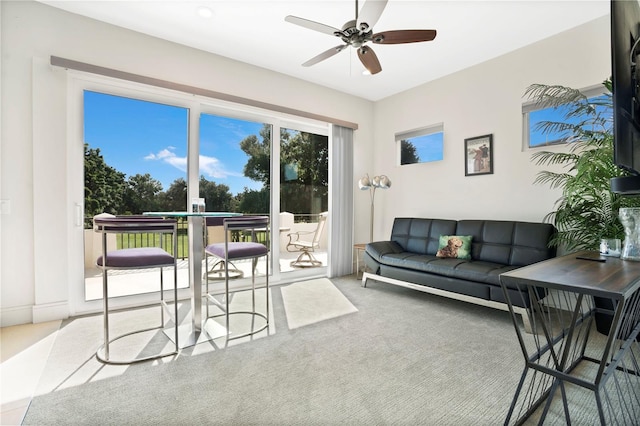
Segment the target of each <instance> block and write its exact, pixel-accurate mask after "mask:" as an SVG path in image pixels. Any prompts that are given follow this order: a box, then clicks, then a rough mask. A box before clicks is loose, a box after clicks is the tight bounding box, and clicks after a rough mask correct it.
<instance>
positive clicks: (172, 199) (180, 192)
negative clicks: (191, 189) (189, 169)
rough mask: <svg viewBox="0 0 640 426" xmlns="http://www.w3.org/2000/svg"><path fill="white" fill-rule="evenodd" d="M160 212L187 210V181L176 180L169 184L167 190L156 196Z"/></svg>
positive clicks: (182, 179)
mask: <svg viewBox="0 0 640 426" xmlns="http://www.w3.org/2000/svg"><path fill="white" fill-rule="evenodd" d="M158 202H159V205H160V206H161V210H167V211H181V210H184V209H185V208H187V181H185V180H184V178H178V179H176V180H174V181H173V183H171V186H169V189H167V190H166V191H165V192H162V193H160V194H158Z"/></svg>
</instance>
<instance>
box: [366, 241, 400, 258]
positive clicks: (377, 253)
mask: <svg viewBox="0 0 640 426" xmlns="http://www.w3.org/2000/svg"><path fill="white" fill-rule="evenodd" d="M365 251H366V253H367V254H368V255H369V256H371V258H372V259H374V260H375V261H376V262H380V261H381V258H382V256H384V255H387V254H395V253H402V252H403V251H404V250H403V248H402V247H400V244H398V243H396V242H394V241H375V242H373V243H368V244H367V246H366V248H365Z"/></svg>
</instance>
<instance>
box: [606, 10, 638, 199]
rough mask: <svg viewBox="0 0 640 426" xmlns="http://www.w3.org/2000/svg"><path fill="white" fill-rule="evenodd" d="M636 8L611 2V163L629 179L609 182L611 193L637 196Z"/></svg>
mask: <svg viewBox="0 0 640 426" xmlns="http://www.w3.org/2000/svg"><path fill="white" fill-rule="evenodd" d="M639 41H640V4H639V3H638V1H637V0H630V1H629V0H626V1H621V0H612V1H611V65H612V80H613V152H614V155H613V160H614V162H615V164H616V165H618V166H619V167H621V168H623V169H625V170H627V171H629V172H630V174H631V175H630V176H623V177H618V178H613V179H611V190H612V191H613V192H616V193H620V194H630V195H635V194H640V98H639V96H640V90H639V87H638V82H639V80H640V63H638V61H640V42H639Z"/></svg>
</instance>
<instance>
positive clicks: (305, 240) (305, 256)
mask: <svg viewBox="0 0 640 426" xmlns="http://www.w3.org/2000/svg"><path fill="white" fill-rule="evenodd" d="M328 214H329V212H322V213H320V214H319V215H318V225H317V226H316V229H315V230H313V231H297V232H290V233H288V234H287V237H289V242H288V243H287V251H288V252H297V251H301V252H302V253H300V255H299V256H298V258H297V259H296V260H294V261H292V262H291V266H294V267H298V268H313V267H316V266H321V265H322V262H321V261H319V260H318V259H316V257H315V256H314V255H313V252H314V251H315V250H316V249H318V248H320V237H322V231H323V230H324V226H325V224H326V222H327V216H328ZM301 237H302V238H301Z"/></svg>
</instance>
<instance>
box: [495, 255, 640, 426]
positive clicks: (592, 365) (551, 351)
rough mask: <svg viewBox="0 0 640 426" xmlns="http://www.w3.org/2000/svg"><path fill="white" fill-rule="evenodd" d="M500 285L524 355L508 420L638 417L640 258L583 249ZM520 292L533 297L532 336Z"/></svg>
mask: <svg viewBox="0 0 640 426" xmlns="http://www.w3.org/2000/svg"><path fill="white" fill-rule="evenodd" d="M500 284H501V285H502V289H503V293H504V295H505V298H506V300H507V303H508V305H509V310H510V312H511V316H512V319H513V322H514V326H515V329H516V334H517V337H518V342H519V344H520V347H521V349H522V353H523V355H524V358H525V367H524V370H523V372H522V376H521V378H520V382H519V384H518V386H517V389H516V392H515V396H514V397H513V401H512V403H511V407H510V409H509V413H508V414H507V418H506V420H505V425H509V424H518V425H519V424H523V423H525V421H527V424H528V422H529V421H531V420H533V421H534V422H536V423H537V424H543V423H544V422H545V419H548V420H549V421H550V423H554V422H555V423H558V422H559V423H561V424H571V423H572V421H573V422H574V423H576V424H601V425H608V424H616V425H617V424H624V425H627V424H629V425H631V424H638V419H640V368H639V366H640V344H639V343H638V340H640V339H639V338H638V335H639V334H640V262H634V261H628V260H621V259H619V258H614V257H609V258H606V259H601V258H600V256H599V253H597V252H588V251H583V252H579V253H573V254H568V255H566V256H561V257H556V258H553V259H549V260H546V261H543V262H539V263H535V264H533V265H530V266H525V267H523V268H519V269H517V270H514V271H510V272H507V273H504V274H501V275H500ZM507 290H510V291H507ZM514 290H515V292H514ZM514 297H519V298H520V297H521V298H530V300H531V309H532V310H533V315H532V319H533V322H532V328H533V332H534V334H533V335H523V334H522V332H521V330H520V327H519V324H518V323H517V322H516V321H517V319H516V316H515V314H514V311H513V303H512V302H514V300H512V298H514ZM603 301H604V302H606V303H603ZM603 319H604V321H603ZM598 330H600V331H602V332H598ZM555 423H554V424H555Z"/></svg>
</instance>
